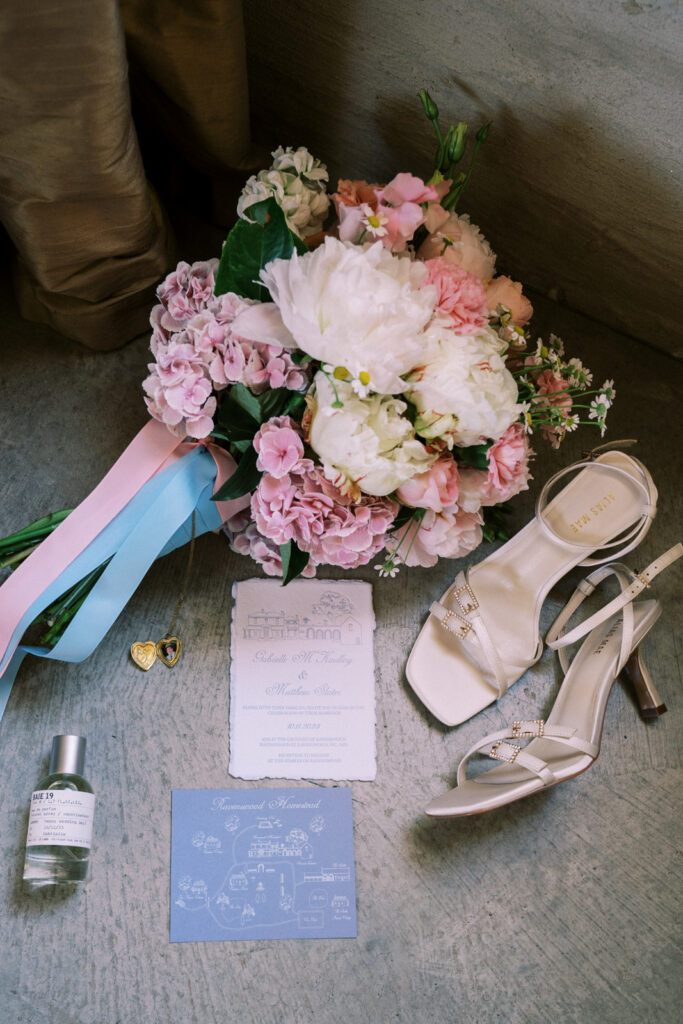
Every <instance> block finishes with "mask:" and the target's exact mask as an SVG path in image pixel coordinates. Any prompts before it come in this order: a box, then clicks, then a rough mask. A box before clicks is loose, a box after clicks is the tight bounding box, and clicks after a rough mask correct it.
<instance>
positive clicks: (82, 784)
mask: <svg viewBox="0 0 683 1024" xmlns="http://www.w3.org/2000/svg"><path fill="white" fill-rule="evenodd" d="M84 764H85V737H84V736H55V737H54V739H53V740H52V752H51V755H50V770H49V774H48V775H47V776H46V777H45V778H44V779H41V780H40V782H39V783H38V786H37V788H36V789H35V791H34V792H33V793H32V795H31V813H30V816H29V821H28V832H27V835H26V858H25V860H24V888H25V890H26V891H29V892H31V891H33V890H34V889H40V888H43V887H44V886H47V885H62V884H65V883H66V884H67V885H69V884H77V883H79V882H85V880H86V878H87V875H88V858H89V856H90V843H91V840H92V823H93V812H94V810H95V797H94V795H93V791H92V788H91V786H90V784H89V783H88V782H86V780H85V779H84V778H83V766H84Z"/></svg>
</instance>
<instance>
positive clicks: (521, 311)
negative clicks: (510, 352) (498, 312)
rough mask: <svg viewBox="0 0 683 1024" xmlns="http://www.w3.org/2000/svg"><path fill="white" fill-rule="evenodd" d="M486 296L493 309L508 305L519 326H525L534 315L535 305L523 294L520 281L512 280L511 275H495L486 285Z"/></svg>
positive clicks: (513, 320)
mask: <svg viewBox="0 0 683 1024" xmlns="http://www.w3.org/2000/svg"><path fill="white" fill-rule="evenodd" d="M486 298H487V301H488V307H489V309H490V310H492V311H494V310H495V309H496V307H497V306H506V307H507V308H508V309H509V310H510V314H511V316H512V322H513V323H514V324H515V325H516V326H517V327H524V325H525V324H528V323H529V320H531V318H532V316H533V315H534V307H533V306H532V305H531V303H530V302H529V300H528V299H527V298H526V297H525V296H524V295H522V286H521V284H520V283H519V281H512V280H510V278H509V277H505V276H501V277H494V279H493V280H492V281H489V283H488V284H487V285H486Z"/></svg>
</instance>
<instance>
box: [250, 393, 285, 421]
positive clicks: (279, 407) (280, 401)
mask: <svg viewBox="0 0 683 1024" xmlns="http://www.w3.org/2000/svg"><path fill="white" fill-rule="evenodd" d="M291 394H292V392H291V391H290V390H289V388H273V389H272V390H271V391H264V392H263V394H262V395H259V399H258V401H259V406H260V408H261V422H264V421H265V420H269V419H270V418H271V416H281V415H282V413H283V412H284V411H285V409H286V407H287V405H288V403H289V398H290V395H291Z"/></svg>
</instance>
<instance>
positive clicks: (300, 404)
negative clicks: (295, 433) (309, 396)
mask: <svg viewBox="0 0 683 1024" xmlns="http://www.w3.org/2000/svg"><path fill="white" fill-rule="evenodd" d="M305 408H306V396H305V395H302V394H301V392H300V391H290V392H289V401H288V402H287V405H286V406H285V409H284V411H285V413H286V415H287V416H293V417H294V419H296V420H298V419H300V417H301V415H302V414H303V411H304V409H305Z"/></svg>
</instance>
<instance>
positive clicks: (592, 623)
mask: <svg viewBox="0 0 683 1024" xmlns="http://www.w3.org/2000/svg"><path fill="white" fill-rule="evenodd" d="M681 555H683V544H680V543H679V544H675V545H674V546H673V547H672V548H669V550H668V551H665V552H664V554H663V555H660V556H659V558H656V559H655V561H654V562H651V563H650V565H648V567H647V569H643V571H642V572H634V571H633V570H632V569H629V568H628V566H626V565H622V564H621V563H620V562H615V563H611V564H610V565H603V566H600V568H599V569H596V570H595V571H594V572H592V573H591V574H590V576H587V577H586V579H585V580H582V581H581V583H579V585H578V587H577V588H576V590H575V591H574V593H573V594H572V596H571V597H570V599H569V601H568V602H567V604H566V606H565V607H564V608H563V610H562V611H561V612H560V614H559V615H558V616H557V618H556V619H555V621H554V622H553V624H552V626H551V627H550V630H549V631H548V635H547V636H546V643H547V644H548V647H551V648H552V649H553V650H555V651H558V653H559V657H560V664H561V665H562V668H563V669H564V671H565V672H566V671H567V657H566V654H565V652H564V650H563V649H562V648H564V647H568V646H569V644H573V643H576V641H577V640H580V639H581V638H582V637H584V636H586V635H587V634H588V633H590V632H591V631H592V630H593V629H595V627H596V626H599V625H600V623H602V622H605V621H606V620H607V619H609V618H611V617H612V616H613V615H616V613H617V612H619V611H621V610H622V609H624V614H625V622H624V629H623V632H622V650H621V656H620V658H619V665H620V667H619V671H621V668H623V665H624V664H626V661H627V660H628V656H629V654H630V645H631V639H632V636H633V613H632V610H631V608H630V605H631V602H632V601H633V600H634V598H635V597H637V596H638V594H640V593H641V592H642V591H643V590H644V589H645V588H646V587H649V586H650V581H651V580H653V579H654V578H655V576H658V575H659V573H660V572H662V570H663V569H666V568H667V567H668V566H670V565H671V564H672V562H675V561H676V560H677V559H679V558H680V557H681ZM610 575H613V576H616V577H617V579H618V580H619V584H620V586H621V594H619V596H618V597H615V598H614V599H613V600H612V601H610V602H609V603H608V604H606V605H605V606H604V607H603V608H601V609H600V611H598V612H596V613H595V614H594V615H591V616H590V617H589V618H587V619H585V620H584V621H583V622H582V623H581V624H580V625H579V626H575V627H574V629H572V630H570V631H569V633H565V632H564V628H565V626H566V624H567V622H568V621H569V619H570V618H571V617H572V615H573V614H574V612H575V611H576V609H577V608H578V607H579V605H580V604H581V603H582V602H583V601H584V600H585V599H586V598H587V597H588V595H589V594H592V593H593V591H594V590H595V588H596V586H597V585H598V584H599V583H601V582H602V580H604V579H606V578H607V576H610ZM629 580H630V581H631V582H630V583H629ZM626 616H628V618H626ZM622 662H623V664H622Z"/></svg>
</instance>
